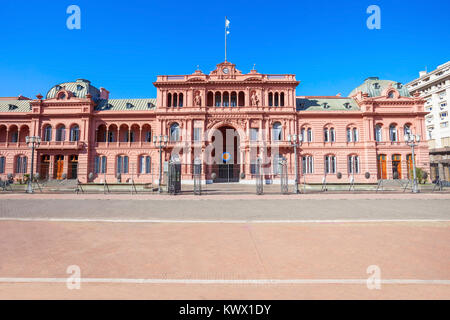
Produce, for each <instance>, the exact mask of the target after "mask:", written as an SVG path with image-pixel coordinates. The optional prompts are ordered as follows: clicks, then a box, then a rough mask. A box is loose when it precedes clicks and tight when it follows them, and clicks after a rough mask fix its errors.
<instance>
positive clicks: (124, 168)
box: [117, 156, 128, 174]
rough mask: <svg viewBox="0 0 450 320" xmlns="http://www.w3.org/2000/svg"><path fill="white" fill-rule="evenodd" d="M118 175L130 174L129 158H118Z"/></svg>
mask: <svg viewBox="0 0 450 320" xmlns="http://www.w3.org/2000/svg"><path fill="white" fill-rule="evenodd" d="M117 173H118V174H119V173H128V156H118V157H117Z"/></svg>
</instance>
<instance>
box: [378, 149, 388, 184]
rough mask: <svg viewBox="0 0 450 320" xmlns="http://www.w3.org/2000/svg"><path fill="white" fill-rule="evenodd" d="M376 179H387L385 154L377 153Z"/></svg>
mask: <svg viewBox="0 0 450 320" xmlns="http://www.w3.org/2000/svg"><path fill="white" fill-rule="evenodd" d="M377 162H378V179H387V170H386V155H385V154H379V155H378V161H377Z"/></svg>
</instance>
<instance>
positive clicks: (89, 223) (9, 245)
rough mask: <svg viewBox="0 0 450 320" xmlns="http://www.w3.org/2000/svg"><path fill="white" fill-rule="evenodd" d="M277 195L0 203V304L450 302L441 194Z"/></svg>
mask: <svg viewBox="0 0 450 320" xmlns="http://www.w3.org/2000/svg"><path fill="white" fill-rule="evenodd" d="M273 197H274V196H262V197H258V196H256V195H255V196H253V197H250V195H234V196H233V197H231V196H225V198H222V199H217V198H207V197H203V196H202V197H200V198H201V200H198V199H199V197H194V196H192V197H187V196H180V197H178V196H177V197H168V196H162V195H148V196H139V195H137V196H136V195H129V194H127V195H125V194H124V195H107V196H106V198H104V197H103V195H79V196H77V195H68V194H63V195H49V194H41V195H39V194H35V195H33V196H32V197H30V196H27V195H19V194H7V195H6V194H1V195H0V299H21V298H26V299H55V298H56V299H95V298H99V299H107V298H112V299H449V298H450V210H449V208H450V197H449V195H448V194H433V195H425V194H421V195H411V194H394V195H392V194H377V195H374V194H369V195H362V194H353V195H345V194H338V195H334V194H320V195H309V197H306V195H292V196H287V197H286V196H282V198H279V199H278V198H273ZM99 198H101V199H102V200H98V199H99ZM137 199H139V200H140V201H133V200H137ZM156 200H158V201H156ZM70 265H77V266H79V267H80V270H81V278H82V281H84V282H82V283H81V288H80V289H79V290H76V289H74V290H69V289H68V288H67V286H66V280H67V278H68V277H69V275H68V274H67V273H66V270H67V267H68V266H70ZM371 265H376V266H378V267H379V269H380V271H381V274H380V275H381V288H380V289H379V290H377V289H372V290H370V289H368V287H367V285H366V280H367V278H368V277H369V276H370V275H369V274H368V273H367V268H368V267H369V266H371Z"/></svg>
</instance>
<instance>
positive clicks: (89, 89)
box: [46, 79, 100, 101]
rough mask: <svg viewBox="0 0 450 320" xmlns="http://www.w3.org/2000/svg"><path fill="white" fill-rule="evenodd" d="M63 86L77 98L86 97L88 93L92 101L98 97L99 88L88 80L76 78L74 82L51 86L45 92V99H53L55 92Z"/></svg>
mask: <svg viewBox="0 0 450 320" xmlns="http://www.w3.org/2000/svg"><path fill="white" fill-rule="evenodd" d="M62 88H65V89H66V90H67V91H70V92H72V93H73V95H74V96H75V97H77V98H83V99H84V98H86V95H87V94H88V93H89V94H90V95H91V96H92V99H93V100H94V101H97V100H98V99H100V90H98V89H97V88H96V87H94V86H92V85H91V82H90V81H89V80H85V79H77V81H75V82H64V83H61V84H57V85H55V86H53V87H52V88H51V89H50V91H49V92H47V97H46V98H47V99H53V98H55V97H56V93H57V92H58V91H59V90H61V89H62Z"/></svg>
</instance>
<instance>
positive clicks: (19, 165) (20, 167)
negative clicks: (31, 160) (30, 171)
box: [16, 156, 27, 173]
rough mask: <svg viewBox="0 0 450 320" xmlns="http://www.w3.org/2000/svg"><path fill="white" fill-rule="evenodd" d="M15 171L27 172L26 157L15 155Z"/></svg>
mask: <svg viewBox="0 0 450 320" xmlns="http://www.w3.org/2000/svg"><path fill="white" fill-rule="evenodd" d="M16 173H27V157H24V156H21V157H17V162H16Z"/></svg>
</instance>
